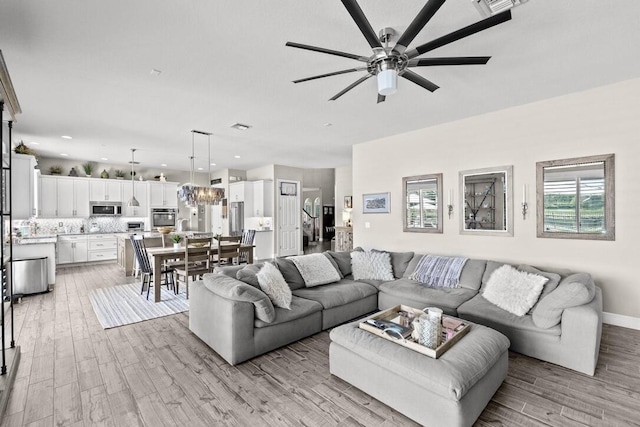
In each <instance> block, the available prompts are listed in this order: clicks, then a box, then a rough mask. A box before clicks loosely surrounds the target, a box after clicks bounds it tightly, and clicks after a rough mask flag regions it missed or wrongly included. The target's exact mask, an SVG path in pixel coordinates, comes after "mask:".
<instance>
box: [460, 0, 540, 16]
mask: <svg viewBox="0 0 640 427" xmlns="http://www.w3.org/2000/svg"><path fill="white" fill-rule="evenodd" d="M471 1H472V2H473V5H474V6H475V7H476V9H478V11H479V12H480V14H481V15H482V16H484V17H487V16H491V15H497V14H498V13H501V12H504V11H506V10H508V9H511V8H512V7H515V6H519V5H521V4H522V3H525V2H527V1H528V0H471Z"/></svg>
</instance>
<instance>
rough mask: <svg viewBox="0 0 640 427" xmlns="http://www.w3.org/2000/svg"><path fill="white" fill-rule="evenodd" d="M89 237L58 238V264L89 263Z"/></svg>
mask: <svg viewBox="0 0 640 427" xmlns="http://www.w3.org/2000/svg"><path fill="white" fill-rule="evenodd" d="M87 250H88V241H87V236H58V244H57V252H58V264H72V263H76V262H87V260H88V252H87Z"/></svg>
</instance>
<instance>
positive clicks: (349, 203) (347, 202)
mask: <svg viewBox="0 0 640 427" xmlns="http://www.w3.org/2000/svg"><path fill="white" fill-rule="evenodd" d="M352 207H353V196H344V208H345V209H351V208H352Z"/></svg>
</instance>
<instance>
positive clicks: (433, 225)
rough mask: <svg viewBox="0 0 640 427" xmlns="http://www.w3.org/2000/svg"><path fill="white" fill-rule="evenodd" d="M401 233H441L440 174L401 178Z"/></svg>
mask: <svg viewBox="0 0 640 427" xmlns="http://www.w3.org/2000/svg"><path fill="white" fill-rule="evenodd" d="M402 191H403V192H404V218H403V231H408V232H417V233H442V174H441V173H436V174H431V175H419V176H408V177H404V178H402Z"/></svg>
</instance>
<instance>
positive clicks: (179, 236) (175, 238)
mask: <svg viewBox="0 0 640 427" xmlns="http://www.w3.org/2000/svg"><path fill="white" fill-rule="evenodd" d="M171 240H173V243H180V241H181V240H182V236H181V235H179V234H174V235H173V236H171Z"/></svg>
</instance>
